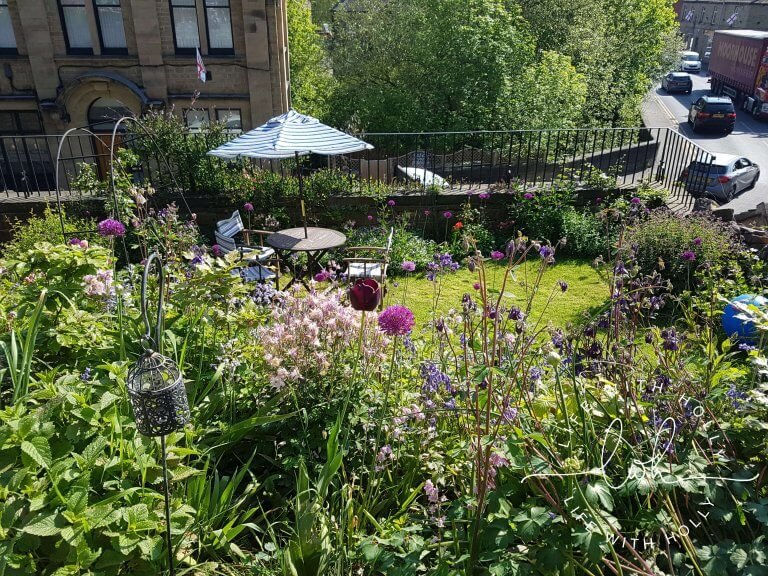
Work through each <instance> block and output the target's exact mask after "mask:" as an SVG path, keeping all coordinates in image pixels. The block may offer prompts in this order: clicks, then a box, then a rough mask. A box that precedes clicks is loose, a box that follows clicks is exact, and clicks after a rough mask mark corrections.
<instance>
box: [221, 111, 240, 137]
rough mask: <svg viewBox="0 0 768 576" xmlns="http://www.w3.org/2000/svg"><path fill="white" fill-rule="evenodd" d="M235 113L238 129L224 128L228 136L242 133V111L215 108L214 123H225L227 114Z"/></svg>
mask: <svg viewBox="0 0 768 576" xmlns="http://www.w3.org/2000/svg"><path fill="white" fill-rule="evenodd" d="M232 112H237V115H238V118H240V128H225V129H224V131H225V132H227V133H228V134H235V133H240V134H241V133H242V132H243V110H242V108H216V122H225V121H226V119H227V118H226V116H227V114H230V113H232Z"/></svg>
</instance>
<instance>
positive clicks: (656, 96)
mask: <svg viewBox="0 0 768 576" xmlns="http://www.w3.org/2000/svg"><path fill="white" fill-rule="evenodd" d="M653 97H654V98H656V100H657V101H658V103H659V106H661V109H662V110H663V111H664V113H665V114H666V115H667V118H669V119H670V120H671V121H672V123H673V124H677V125H680V122H679V121H678V120H677V118H675V115H674V114H672V111H671V110H670V109H669V108H667V105H666V104H664V101H663V100H662V99H661V96H659V95H658V94H654V95H653Z"/></svg>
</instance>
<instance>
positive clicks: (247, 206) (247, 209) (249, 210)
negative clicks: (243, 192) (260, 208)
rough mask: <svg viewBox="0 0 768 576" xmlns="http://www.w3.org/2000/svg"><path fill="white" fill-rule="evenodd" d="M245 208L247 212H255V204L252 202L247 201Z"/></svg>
mask: <svg viewBox="0 0 768 576" xmlns="http://www.w3.org/2000/svg"><path fill="white" fill-rule="evenodd" d="M243 210H245V211H246V212H253V204H251V203H250V202H246V203H245V204H243Z"/></svg>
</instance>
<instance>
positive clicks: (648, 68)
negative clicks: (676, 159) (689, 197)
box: [518, 0, 681, 125]
mask: <svg viewBox="0 0 768 576" xmlns="http://www.w3.org/2000/svg"><path fill="white" fill-rule="evenodd" d="M518 2H519V4H520V7H521V8H522V11H523V14H524V15H525V18H526V20H527V21H528V23H529V24H530V27H531V30H533V31H535V33H536V46H537V48H538V49H540V50H553V51H556V52H559V53H560V54H564V55H567V56H570V57H571V59H572V62H573V65H574V66H575V67H576V69H577V70H578V72H579V73H580V74H582V75H583V77H584V79H585V81H586V84H587V89H588V94H589V98H588V99H587V101H586V103H585V107H584V117H583V122H584V123H586V124H592V125H606V124H612V125H634V124H635V123H636V122H637V119H638V116H639V107H640V102H641V101H642V98H643V97H644V96H645V94H646V93H647V91H648V89H649V88H650V87H651V85H652V83H653V81H654V80H656V79H657V78H658V77H659V75H660V74H661V73H662V72H664V71H665V70H666V69H667V68H668V66H670V65H671V62H672V61H674V59H676V57H677V53H678V51H679V50H680V48H681V45H680V42H679V40H678V35H677V23H676V20H675V13H674V10H673V9H672V2H671V1H670V0H582V1H580V2H573V1H572V0H518Z"/></svg>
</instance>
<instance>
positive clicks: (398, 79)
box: [331, 0, 536, 131]
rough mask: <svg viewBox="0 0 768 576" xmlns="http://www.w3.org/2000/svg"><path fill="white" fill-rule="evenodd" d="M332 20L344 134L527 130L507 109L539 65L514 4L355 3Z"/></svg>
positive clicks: (337, 105) (442, 0)
mask: <svg viewBox="0 0 768 576" xmlns="http://www.w3.org/2000/svg"><path fill="white" fill-rule="evenodd" d="M335 18H336V21H335V24H334V39H333V42H332V49H331V55H332V62H333V70H334V74H335V76H336V79H337V82H338V90H337V91H336V94H335V97H334V105H333V107H332V108H333V118H334V120H335V121H336V123H337V124H341V125H347V126H351V127H353V128H358V129H366V130H369V131H371V130H377V131H428V130H471V129H480V128H485V129H491V128H511V127H515V126H516V125H519V124H520V119H519V118H514V117H512V116H511V115H510V114H511V113H512V112H513V111H514V110H515V107H512V106H510V105H509V103H510V100H511V99H512V98H514V97H515V95H519V94H521V92H522V91H521V90H519V85H520V82H521V79H522V78H523V75H524V71H525V69H526V67H527V66H528V65H529V64H531V63H532V62H535V60H536V55H535V52H534V50H533V42H532V40H533V37H532V35H531V34H530V33H529V32H528V30H527V28H526V26H525V22H524V21H523V19H522V17H521V14H520V10H519V8H518V7H517V6H516V5H515V4H514V3H512V2H508V1H504V0H408V1H405V0H390V1H386V2H385V1H384V0H350V2H348V3H347V5H346V8H345V9H342V10H337V11H336V14H335Z"/></svg>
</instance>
